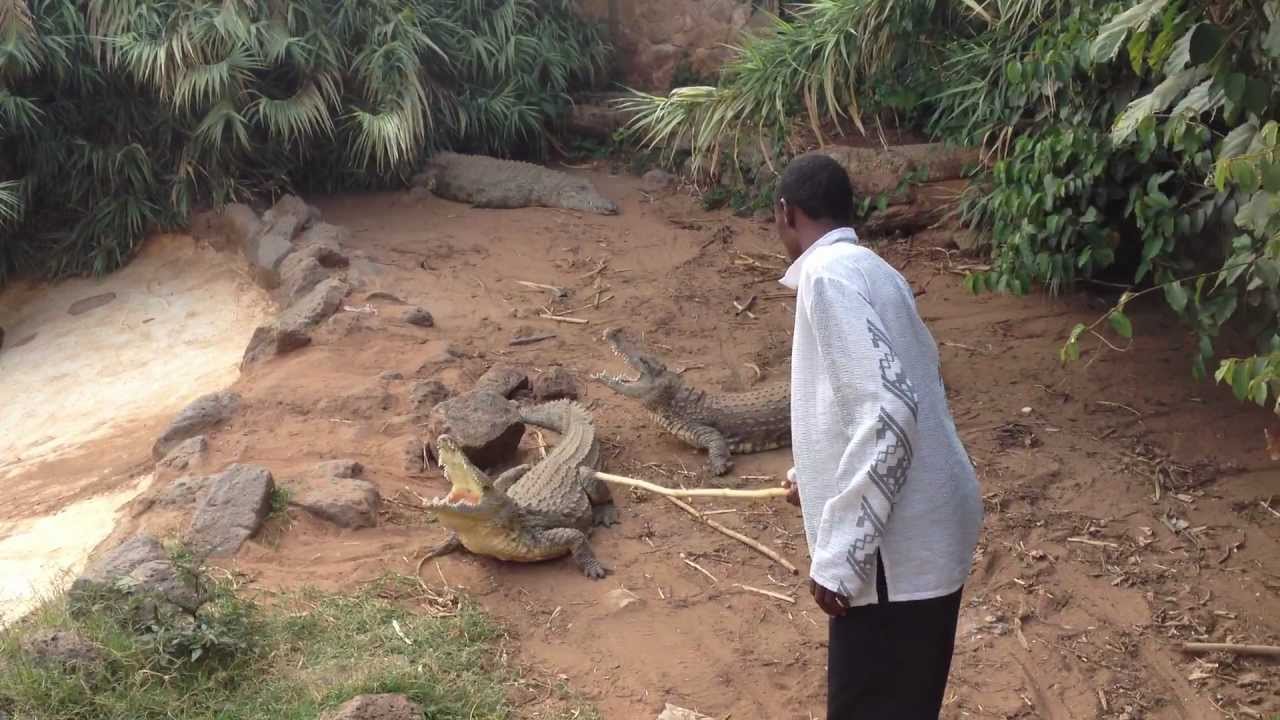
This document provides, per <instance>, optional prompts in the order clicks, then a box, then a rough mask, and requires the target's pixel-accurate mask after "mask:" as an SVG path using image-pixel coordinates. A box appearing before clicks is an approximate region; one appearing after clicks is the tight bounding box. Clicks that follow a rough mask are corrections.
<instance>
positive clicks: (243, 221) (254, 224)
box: [219, 203, 262, 252]
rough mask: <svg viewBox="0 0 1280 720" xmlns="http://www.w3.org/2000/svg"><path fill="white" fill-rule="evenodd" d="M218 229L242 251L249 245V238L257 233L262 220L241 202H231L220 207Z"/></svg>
mask: <svg viewBox="0 0 1280 720" xmlns="http://www.w3.org/2000/svg"><path fill="white" fill-rule="evenodd" d="M220 215H221V217H220V219H219V220H220V222H219V225H220V230H221V232H222V233H223V235H224V236H226V239H227V240H228V241H229V242H230V244H232V245H234V246H235V247H237V248H239V249H240V250H241V251H242V252H243V251H244V250H245V248H247V247H248V246H249V239H250V238H252V237H253V236H255V235H257V234H258V231H259V230H260V229H261V228H262V221H261V220H259V219H258V213H256V212H254V211H253V208H251V207H249V206H248V205H245V204H243V203H232V204H230V205H227V206H226V207H224V208H222V211H221V213H220Z"/></svg>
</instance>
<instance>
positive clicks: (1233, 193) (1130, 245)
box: [631, 0, 1280, 412]
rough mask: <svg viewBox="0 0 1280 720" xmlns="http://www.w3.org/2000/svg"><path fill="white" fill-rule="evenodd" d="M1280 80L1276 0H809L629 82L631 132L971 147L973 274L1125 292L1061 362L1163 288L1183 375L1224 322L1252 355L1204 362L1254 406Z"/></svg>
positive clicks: (1271, 290) (1278, 338) (1275, 339)
mask: <svg viewBox="0 0 1280 720" xmlns="http://www.w3.org/2000/svg"><path fill="white" fill-rule="evenodd" d="M907 37H910V38H912V40H913V42H912V43H911V44H910V46H909V47H908V46H907V45H905V44H904V42H903V41H902V40H901V38H907ZM1278 76H1280V0H1265V1H1262V2H1255V3H1225V4H1224V3H1210V2H1201V1H1198V0H1140V1H1137V2H1111V1H1106V2H1103V1H1101V0H1089V1H1086V2H1066V1H1065V0H989V1H988V2H982V1H981V0H962V2H959V3H935V2H933V1H932V0H915V1H914V2H893V1H892V0H816V1H815V2H813V3H810V4H808V5H806V6H804V10H802V11H801V12H800V13H799V14H798V16H797V17H796V19H794V20H792V21H789V22H782V21H779V23H778V24H777V27H776V29H775V31H774V32H773V33H771V34H768V35H765V36H763V37H761V38H757V39H750V40H748V41H747V42H746V43H745V44H744V46H743V48H742V49H741V51H740V53H739V57H738V59H737V61H736V62H734V63H732V64H731V65H730V66H729V68H728V69H727V70H726V73H725V75H724V77H723V78H722V80H721V83H720V85H719V87H716V88H684V89H678V90H675V91H673V92H672V93H671V94H670V95H669V96H667V97H665V98H658V97H652V96H644V95H637V97H636V98H635V99H634V100H632V101H631V107H632V108H633V109H635V110H637V111H638V112H639V116H638V118H637V120H636V122H635V124H634V125H633V127H632V130H633V132H634V133H637V136H638V137H639V138H641V139H642V140H643V141H647V142H650V143H670V144H674V143H673V142H672V141H673V140H676V139H680V138H684V139H689V140H690V141H691V144H692V147H693V150H694V153H695V156H700V157H701V158H702V162H701V164H699V165H697V166H696V167H698V168H699V169H700V168H706V167H711V168H715V167H716V163H717V162H718V158H719V153H720V152H722V151H723V150H724V148H725V147H731V148H737V147H740V146H741V145H742V144H743V141H744V138H758V139H763V140H765V141H767V142H772V143H774V145H775V147H784V145H782V142H783V141H782V140H780V138H783V137H785V136H786V135H787V134H788V133H789V132H791V130H792V128H793V127H794V125H795V124H796V123H797V122H800V121H806V122H808V123H809V125H811V126H812V129H813V131H814V132H815V133H817V134H819V136H821V135H820V127H819V123H820V122H821V121H826V122H828V123H838V122H839V120H840V119H841V118H843V117H846V116H847V117H850V118H852V119H853V120H854V121H855V124H858V126H859V127H861V126H862V124H861V123H860V122H858V119H859V116H860V114H861V113H862V112H875V113H879V114H884V113H890V112H891V113H894V114H896V115H898V116H899V117H900V118H901V119H903V120H904V121H906V122H908V123H910V124H912V125H914V126H916V127H917V128H919V129H922V130H925V131H927V132H928V133H929V134H930V135H932V136H933V137H935V138H938V139H943V140H950V141H956V142H961V143H969V144H979V143H980V144H982V145H983V146H984V147H985V149H986V150H987V151H988V152H989V154H990V156H991V157H992V158H993V159H994V160H995V162H994V165H993V167H992V168H991V170H990V172H989V173H987V174H986V175H985V176H983V177H982V178H979V182H978V183H977V187H976V192H974V193H973V194H972V195H971V197H969V198H968V200H967V201H966V202H965V203H964V205H963V210H964V217H965V218H966V220H967V221H968V222H969V223H970V224H972V225H974V226H976V227H979V228H981V229H984V230H986V231H988V232H989V233H990V234H991V237H992V247H993V258H992V270H991V272H989V273H984V274H981V275H975V276H973V277H971V278H969V280H968V282H969V286H970V287H971V288H972V289H974V290H976V291H981V290H986V289H992V290H998V291H1004V292H1014V293H1024V292H1029V291H1030V290H1032V289H1033V288H1041V289H1045V290H1047V291H1049V292H1060V291H1062V290H1065V289H1068V288H1070V287H1072V286H1073V285H1074V284H1075V283H1076V282H1078V281H1080V280H1086V279H1087V280H1105V281H1109V282H1113V283H1119V284H1121V285H1123V286H1124V287H1125V288H1127V292H1126V293H1125V295H1124V296H1123V297H1122V299H1121V302H1120V304H1119V305H1118V306H1117V307H1116V308H1114V309H1113V310H1112V311H1111V312H1109V313H1108V314H1107V315H1106V316H1104V317H1103V318H1101V319H1100V320H1099V322H1098V323H1095V324H1094V326H1093V327H1085V326H1080V327H1077V328H1075V329H1074V331H1073V332H1072V334H1071V336H1070V340H1069V342H1068V343H1067V345H1066V346H1065V347H1064V348H1063V357H1064V359H1071V358H1073V357H1077V356H1078V355H1079V352H1080V347H1079V342H1080V339H1081V338H1082V336H1083V334H1084V333H1085V332H1086V331H1093V330H1094V328H1096V327H1098V326H1099V325H1101V324H1102V323H1106V324H1108V325H1109V326H1110V327H1111V328H1112V330H1113V331H1114V332H1116V333H1118V334H1120V335H1122V336H1125V337H1128V336H1130V335H1131V334H1132V332H1133V327H1132V324H1131V322H1130V320H1129V318H1128V317H1127V316H1126V315H1125V307H1126V305H1127V303H1128V302H1130V301H1131V300H1132V298H1133V297H1136V296H1137V295H1139V294H1145V293H1152V292H1159V293H1161V294H1163V296H1164V298H1165V300H1166V302H1167V305H1168V306H1169V308H1170V310H1171V311H1172V312H1174V313H1176V314H1177V315H1178V316H1179V317H1181V318H1182V319H1183V320H1184V321H1185V322H1186V323H1187V325H1188V326H1189V327H1190V329H1191V330H1192V331H1193V332H1194V333H1195V334H1196V336H1197V338H1198V352H1196V353H1195V355H1194V356H1193V357H1192V358H1191V360H1192V366H1193V370H1194V372H1195V373H1196V374H1197V375H1198V376H1200V377H1204V376H1206V375H1207V374H1208V371H1207V367H1208V362H1209V361H1210V360H1212V359H1213V358H1214V357H1215V347H1214V345H1215V340H1216V338H1217V336H1218V334H1219V332H1220V331H1221V329H1222V328H1223V327H1224V326H1225V325H1226V324H1227V323H1229V322H1238V323H1240V324H1241V326H1242V328H1243V329H1244V330H1245V332H1246V333H1247V334H1248V336H1249V337H1252V338H1256V339H1257V349H1258V353H1259V354H1258V355H1257V356H1255V357H1252V358H1244V359H1237V360H1234V361H1231V360H1227V361H1224V362H1222V363H1221V364H1220V366H1219V369H1218V372H1217V373H1216V376H1217V378H1218V379H1219V380H1220V381H1223V382H1230V383H1231V385H1232V386H1233V388H1234V389H1235V392H1236V394H1237V395H1238V396H1239V397H1241V398H1242V399H1246V398H1247V399H1252V400H1254V401H1256V402H1259V403H1264V402H1267V399H1268V397H1277V398H1278V399H1280V382H1278V381H1277V379H1276V378H1277V375H1280V360H1278V358H1280V145H1278V142H1277V141H1278V137H1277V136H1278V135H1280V126H1278V125H1277V121H1280V97H1277V94H1276V83H1275V78H1276V77H1278ZM756 117H759V118H762V120H761V122H763V123H766V125H764V126H763V127H761V126H756V125H754V124H753V120H754V118H756ZM1276 410H1277V412H1280V404H1277V406H1276Z"/></svg>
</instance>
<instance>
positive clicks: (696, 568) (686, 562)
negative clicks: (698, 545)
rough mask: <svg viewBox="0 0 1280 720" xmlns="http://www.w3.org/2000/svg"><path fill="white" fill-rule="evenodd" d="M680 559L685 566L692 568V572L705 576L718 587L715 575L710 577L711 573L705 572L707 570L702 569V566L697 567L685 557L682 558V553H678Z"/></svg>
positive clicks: (696, 564) (718, 582) (697, 565)
mask: <svg viewBox="0 0 1280 720" xmlns="http://www.w3.org/2000/svg"><path fill="white" fill-rule="evenodd" d="M680 559H681V560H683V561H684V564H685V565H688V566H689V567H691V568H693V569H694V570H697V571H698V572H700V573H702V574H703V575H706V576H707V577H708V578H711V582H713V583H715V584H717V585H719V584H720V581H719V580H717V579H716V576H715V575H712V574H711V573H709V572H707V569H706V568H704V567H702V566H701V565H699V564H698V563H696V562H694V561H692V560H690V559H689V558H687V557H685V556H684V553H680Z"/></svg>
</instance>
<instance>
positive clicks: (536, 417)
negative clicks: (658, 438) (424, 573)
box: [419, 400, 617, 580]
mask: <svg viewBox="0 0 1280 720" xmlns="http://www.w3.org/2000/svg"><path fill="white" fill-rule="evenodd" d="M520 414H521V419H522V420H523V421H524V422H527V423H530V424H532V425H537V426H539V427H544V428H546V429H548V430H552V431H555V432H558V433H560V436H561V439H560V442H559V443H557V444H556V446H555V447H554V448H552V449H551V451H550V452H548V453H547V456H546V457H545V458H543V459H542V460H541V461H539V462H538V463H537V464H536V465H533V466H532V467H530V466H529V465H520V466H517V467H514V468H512V469H510V470H507V471H506V472H504V473H502V474H501V475H499V476H498V477H497V478H496V479H490V478H489V476H488V475H486V474H485V473H484V471H482V470H480V468H478V467H476V466H475V465H474V464H473V463H472V462H471V460H470V459H469V458H468V457H467V456H466V454H465V453H464V452H463V451H462V449H461V448H460V447H458V444H457V442H456V441H454V440H453V438H451V437H449V436H448V435H447V434H446V435H441V436H440V437H439V438H438V439H437V441H436V453H437V456H438V457H437V459H438V460H439V461H440V466H441V468H443V469H444V474H445V477H446V478H447V479H448V480H449V483H450V485H451V486H452V487H451V489H450V491H449V494H448V495H446V496H444V497H441V498H435V499H433V500H431V501H430V502H429V503H428V505H427V509H428V510H429V511H431V512H434V513H435V514H436V516H437V517H438V518H439V520H440V524H441V525H443V526H445V527H446V528H448V529H449V530H450V534H449V537H448V539H447V540H445V541H444V543H442V544H441V545H439V546H437V547H435V548H433V549H431V550H429V551H428V552H427V555H426V557H424V558H423V561H426V560H428V559H430V558H433V557H439V556H441V555H445V554H448V553H451V552H454V551H456V550H458V549H460V548H466V549H467V550H469V551H470V552H473V553H476V554H478V555H487V556H489V557H493V558H497V559H499V560H506V561H512V562H540V561H543V560H552V559H555V558H559V557H563V556H565V555H572V556H573V559H574V561H575V562H576V563H577V564H578V567H579V568H580V569H581V570H582V573H583V574H584V575H586V576H587V577H589V578H592V579H597V580H598V579H600V578H603V577H604V576H605V575H606V574H607V570H606V569H605V568H604V566H602V565H601V564H600V561H599V560H597V559H596V557H595V553H594V552H593V551H592V550H591V545H590V544H589V542H588V536H589V534H590V532H591V530H592V528H593V527H594V526H596V525H605V526H608V525H612V524H613V523H615V522H616V521H617V509H616V507H615V506H614V504H613V497H612V495H611V493H610V492H609V487H608V486H607V485H605V484H604V483H603V482H602V481H600V480H598V479H597V478H596V477H595V474H594V473H595V468H596V465H597V464H598V463H599V458H600V448H599V444H598V443H597V441H596V437H595V427H594V424H593V423H592V420H591V415H590V414H589V413H588V412H587V410H586V408H584V407H583V406H582V405H580V404H578V403H576V402H572V401H568V400H557V401H554V402H549V403H542V404H540V405H535V406H532V407H527V408H523V409H522V410H521V413H520ZM419 568H421V564H419Z"/></svg>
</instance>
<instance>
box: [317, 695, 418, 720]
mask: <svg viewBox="0 0 1280 720" xmlns="http://www.w3.org/2000/svg"><path fill="white" fill-rule="evenodd" d="M423 716H424V714H423V710H422V708H421V707H419V706H418V705H417V703H414V702H413V701H412V700H410V699H409V698H408V697H406V696H404V695H398V694H397V695H392V694H387V695H360V696H357V697H354V698H351V699H350V700H348V701H347V702H346V703H344V704H343V705H342V706H341V707H339V708H337V709H336V710H332V711H330V712H327V713H325V714H324V715H323V716H322V720H422V718H423Z"/></svg>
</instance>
